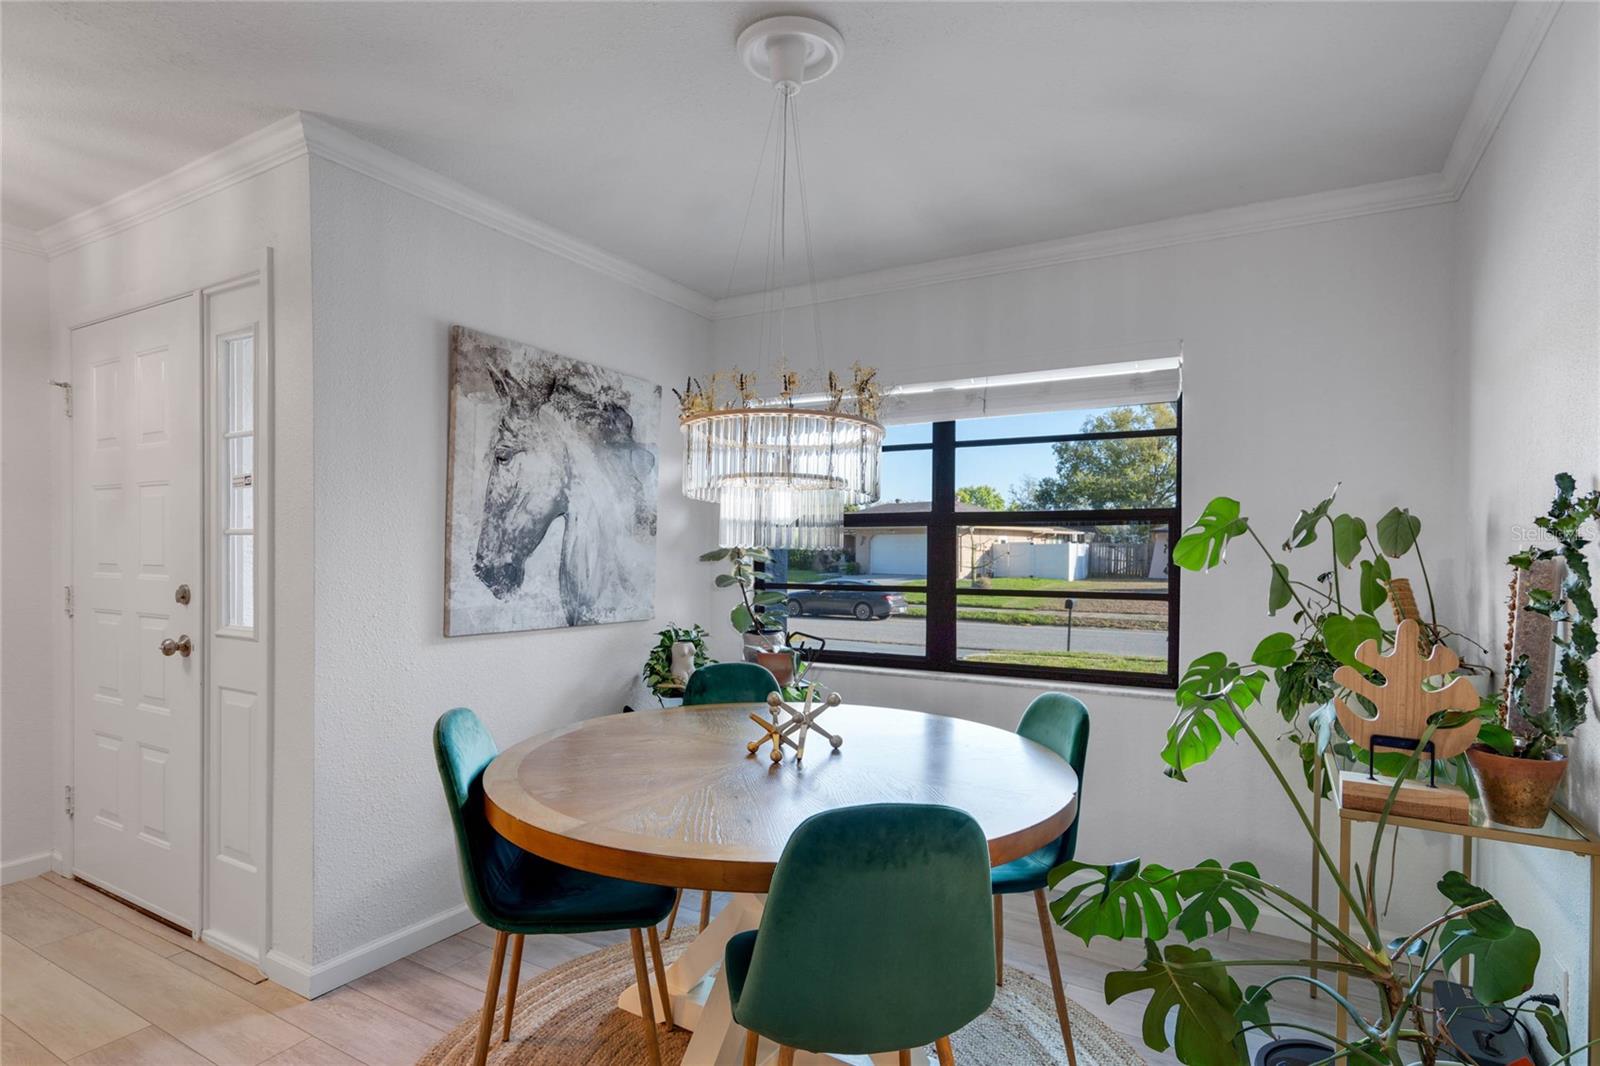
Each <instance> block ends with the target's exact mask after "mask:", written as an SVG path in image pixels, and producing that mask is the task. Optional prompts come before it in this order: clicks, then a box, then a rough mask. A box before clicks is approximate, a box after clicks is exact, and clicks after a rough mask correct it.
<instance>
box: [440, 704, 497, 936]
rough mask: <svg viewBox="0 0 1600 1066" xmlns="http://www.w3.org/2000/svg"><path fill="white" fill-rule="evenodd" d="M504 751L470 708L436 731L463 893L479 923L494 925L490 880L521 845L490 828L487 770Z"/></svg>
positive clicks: (446, 719)
mask: <svg viewBox="0 0 1600 1066" xmlns="http://www.w3.org/2000/svg"><path fill="white" fill-rule="evenodd" d="M498 754H500V749H499V748H498V747H496V746H495V742H494V737H492V736H490V735H489V730H488V729H486V728H484V724H483V722H482V721H481V720H480V719H479V718H478V716H477V715H476V714H474V713H473V712H472V711H471V710H469V709H468V708H466V707H457V708H456V709H455V710H453V711H447V712H446V713H445V714H444V715H442V716H441V717H440V718H439V721H438V722H437V723H435V724H434V727H433V755H434V758H435V759H436V760H437V761H438V763H439V780H440V781H441V782H442V783H443V784H444V798H445V802H446V804H448V806H449V808H450V824H451V825H452V826H453V827H454V829H455V834H456V856H457V858H458V859H459V860H460V864H461V890H462V893H463V895H465V896H466V899H467V906H468V907H469V908H471V910H472V913H473V914H475V915H476V916H477V918H478V920H479V921H481V922H490V921H491V919H492V917H493V916H492V914H491V913H490V910H489V905H488V900H489V895H488V892H487V881H486V879H487V878H489V877H491V876H492V873H491V871H493V870H495V869H499V868H500V865H501V864H502V863H503V861H504V859H505V858H507V856H504V855H502V854H501V852H503V851H505V849H508V848H509V849H514V848H515V847H516V845H514V844H512V843H511V842H510V841H508V840H506V839H505V838H504V837H502V836H501V835H500V834H499V833H496V832H495V831H494V828H493V827H492V826H491V825H489V819H488V816H487V815H486V814H485V813H484V810H483V771H484V769H485V768H486V767H487V766H488V765H489V763H490V762H491V761H493V759H494V757H495V756H496V755H498Z"/></svg>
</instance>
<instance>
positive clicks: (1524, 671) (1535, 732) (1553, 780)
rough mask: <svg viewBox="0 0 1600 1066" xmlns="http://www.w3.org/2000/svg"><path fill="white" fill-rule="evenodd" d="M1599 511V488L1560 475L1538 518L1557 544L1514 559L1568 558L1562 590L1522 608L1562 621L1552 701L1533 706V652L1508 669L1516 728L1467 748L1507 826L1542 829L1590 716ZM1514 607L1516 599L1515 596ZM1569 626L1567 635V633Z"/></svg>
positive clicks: (1489, 804)
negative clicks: (1594, 532) (1572, 740)
mask: <svg viewBox="0 0 1600 1066" xmlns="http://www.w3.org/2000/svg"><path fill="white" fill-rule="evenodd" d="M1597 516H1600V491H1594V492H1590V493H1588V494H1587V495H1583V496H1580V495H1578V494H1577V483H1576V482H1575V481H1574V480H1573V477H1572V475H1571V474H1565V473H1563V474H1557V475H1556V496H1555V500H1554V501H1553V502H1552V503H1551V504H1550V510H1549V511H1548V512H1547V513H1545V514H1543V515H1540V516H1539V517H1538V518H1536V519H1534V524H1535V525H1537V526H1538V527H1539V528H1540V529H1542V530H1544V531H1545V532H1546V533H1548V534H1549V535H1550V537H1551V539H1552V540H1553V541H1554V542H1555V546H1554V547H1549V548H1534V549H1531V550H1529V551H1525V552H1519V553H1518V554H1516V555H1513V556H1511V558H1510V559H1509V560H1508V561H1509V562H1510V563H1511V565H1512V566H1514V567H1516V568H1517V569H1518V570H1523V571H1526V570H1528V569H1530V568H1531V567H1532V566H1533V564H1534V563H1535V562H1540V561H1544V560H1553V559H1557V558H1559V559H1560V560H1561V561H1562V563H1563V564H1564V565H1565V570H1566V574H1565V576H1564V577H1563V578H1562V582H1561V588H1560V591H1559V592H1556V593H1551V592H1550V591H1548V590H1546V589H1538V588H1535V589H1532V590H1531V591H1530V592H1529V594H1528V602H1527V604H1526V605H1525V606H1524V607H1523V608H1522V609H1523V610H1525V611H1529V612H1532V613H1534V614H1539V615H1543V616H1544V617H1546V618H1548V619H1550V621H1551V622H1552V623H1554V625H1555V629H1554V635H1553V636H1552V638H1551V640H1552V643H1553V644H1554V645H1555V668H1554V669H1553V670H1552V671H1551V673H1552V675H1553V678H1554V680H1553V682H1552V684H1551V690H1550V702H1549V705H1548V706H1547V707H1545V708H1543V709H1542V710H1538V711H1534V710H1531V709H1530V705H1529V694H1528V679H1529V676H1530V675H1531V673H1532V669H1531V665H1530V661H1529V658H1528V655H1527V654H1526V653H1524V654H1522V655H1520V656H1518V657H1517V659H1516V661H1515V662H1513V663H1512V664H1511V668H1510V669H1509V670H1508V671H1507V672H1506V675H1507V676H1506V686H1505V691H1504V696H1503V700H1502V702H1501V704H1500V706H1499V708H1498V721H1499V723H1500V724H1501V725H1504V726H1509V727H1510V729H1509V731H1503V732H1502V733H1501V734H1499V735H1498V739H1499V742H1498V743H1495V744H1487V743H1486V744H1480V745H1478V746H1475V747H1474V748H1473V749H1472V750H1470V751H1468V752H1467V758H1468V760H1470V762H1471V763H1472V771H1473V774H1474V775H1475V776H1476V777H1477V780H1478V789H1479V792H1480V793H1481V794H1482V796H1483V802H1484V806H1485V807H1486V808H1487V810H1488V813H1489V817H1490V818H1493V819H1494V820H1495V821H1497V822H1502V823H1504V824H1506V825H1514V826H1519V827H1522V828H1529V829H1537V828H1539V827H1540V826H1542V825H1544V823H1545V819H1546V818H1547V817H1548V816H1549V814H1550V805H1551V803H1552V801H1553V800H1554V798H1555V792H1556V788H1557V787H1558V786H1559V785H1560V784H1561V778H1562V776H1563V775H1564V774H1565V773H1566V770H1567V757H1566V753H1565V752H1564V751H1563V750H1562V749H1563V748H1564V747H1565V744H1566V740H1567V738H1568V737H1571V736H1572V734H1573V732H1574V731H1575V730H1576V729H1577V728H1578V726H1580V725H1582V724H1583V722H1584V720H1585V719H1587V718H1588V708H1589V659H1590V658H1592V657H1593V656H1594V654H1595V606H1594V593H1593V589H1592V587H1591V584H1590V572H1589V562H1588V560H1587V559H1586V558H1585V557H1584V548H1585V547H1587V546H1588V544H1589V541H1588V540H1587V539H1586V538H1585V537H1584V535H1583V533H1584V526H1585V525H1586V524H1587V523H1589V522H1592V521H1594V520H1595V518H1596V517H1597ZM1512 606H1513V609H1515V606H1516V605H1515V603H1513V605H1512ZM1563 625H1564V626H1565V627H1566V634H1565V635H1562V628H1563Z"/></svg>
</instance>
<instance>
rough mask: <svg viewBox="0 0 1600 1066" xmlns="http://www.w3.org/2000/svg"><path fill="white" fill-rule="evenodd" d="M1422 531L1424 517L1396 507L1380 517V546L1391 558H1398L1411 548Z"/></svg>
mask: <svg viewBox="0 0 1600 1066" xmlns="http://www.w3.org/2000/svg"><path fill="white" fill-rule="evenodd" d="M1421 532H1422V519H1420V518H1418V517H1417V516H1416V515H1414V514H1412V513H1411V512H1410V511H1408V510H1406V509H1405V508H1404V507H1395V508H1393V509H1391V510H1390V511H1389V513H1388V514H1386V515H1384V516H1383V517H1382V518H1380V519H1378V547H1379V549H1381V550H1382V552H1383V554H1385V555H1387V556H1389V557H1390V558H1391V559H1398V558H1400V556H1402V555H1404V554H1405V553H1406V552H1408V551H1410V550H1411V546H1412V545H1413V544H1415V543H1416V542H1417V534H1418V533H1421Z"/></svg>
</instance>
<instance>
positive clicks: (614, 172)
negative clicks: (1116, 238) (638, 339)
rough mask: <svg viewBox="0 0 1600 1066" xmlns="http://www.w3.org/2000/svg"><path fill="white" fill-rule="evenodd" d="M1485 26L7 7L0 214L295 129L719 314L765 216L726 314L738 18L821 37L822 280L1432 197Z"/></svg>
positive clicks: (1501, 9)
mask: <svg viewBox="0 0 1600 1066" xmlns="http://www.w3.org/2000/svg"><path fill="white" fill-rule="evenodd" d="M1509 11H1510V5H1509V4H1503V3H1477V2H1465V3H1455V2H1443V3H1434V2H1417V3H1413V2H1387V3H1341V2H1333V3H1324V2H1315V0H1313V2H1306V3H1183V2H1179V3H1145V2H1129V3H1043V4H1010V3H977V4H964V3H948V4H947V3H823V4H793V5H789V4H785V5H774V4H751V3H658V4H634V3H554V4H536V3H526V4H480V3H444V4H433V3H386V2H378V3H315V4H296V3H228V4H168V3H156V4H145V3H126V4H124V3H112V4H95V3H66V4H21V3H6V4H4V5H3V8H0V32H3V38H0V92H3V96H0V119H3V125H4V141H3V145H0V181H3V190H0V191H3V210H4V217H5V221H6V222H7V223H10V224H13V225H18V226H21V227H23V228H26V229H39V228H42V227H44V226H47V225H49V224H51V223H53V222H57V221H59V220H61V219H63V218H65V217H68V216H69V215H72V214H73V213H75V212H78V211H81V210H83V209H85V208H89V207H92V206H95V205H98V204H100V203H102V202H104V201H106V200H108V199H110V198H112V197H113V196H116V195H117V194H119V193H122V192H125V191H127V190H128V189H131V188H134V187H136V186H138V185H140V184H142V183H144V182H146V181H149V180H151V179H153V178H156V177H158V176H160V175H162V174H164V173H166V172H168V171H170V170H172V169H174V168H176V167H177V166H179V165H181V164H183V163H185V162H188V161H189V160H191V159H194V158H197V157H199V156H201V155H204V154H206V153H208V152H211V151H214V150H216V149H217V148H220V147H222V146H223V145H225V144H228V143H229V142H231V141H233V140H236V139H238V138H239V137H241V136H244V135H245V134H247V133H250V132H252V131H254V130H256V129H258V128H260V127H262V126H264V125H266V124H267V123H269V122H271V121H273V120H275V119H278V118H281V117H283V116H285V115H287V114H289V113H291V112H293V111H296V110H303V111H309V112H315V113H318V114H320V115H322V116H323V117H325V118H327V119H329V120H330V121H332V122H334V123H335V124H337V125H340V126H343V127H344V128H346V129H348V130H349V131H351V132H353V133H355V134H357V135H359V136H361V137H363V138H366V139H367V140H370V141H372V142H374V143H376V144H378V145H381V146H382V147H384V148H388V149H390V150H391V151H394V152H397V153H399V154H400V155H403V156H406V157H407V158H409V159H412V160H414V161H415V162H417V163H420V164H422V165H424V166H426V167H429V168H431V169H433V170H435V171H438V172H439V173H442V174H444V175H446V176H448V177H451V178H454V179H456V180H457V181H459V182H461V183H463V184H464V185H467V186H469V187H471V188H473V189H475V190H477V191H479V192H482V193H484V194H487V195H489V196H491V197H494V198H495V199H498V200H500V201H502V202H504V203H505V204H508V205H510V206H511V207H513V208H515V209H517V210H519V211H521V212H524V213H525V214H527V215H530V216H532V217H534V218H536V219H538V220H540V221H541V222H544V223H546V224H548V225H551V226H554V227H556V228H557V229H561V230H564V231H566V232H568V233H570V234H573V235H575V236H577V237H579V238H582V239H584V240H586V241H589V242H590V243H592V244H594V245H597V246H599V247H600V248H603V249H605V250H606V251H608V252H611V253H613V254H615V255H619V256H621V257H623V258H625V259H629V260H631V261H633V262H635V263H637V264H639V265H641V266H644V267H646V268H649V269H651V270H654V271H656V272H657V273H659V274H662V275H665V276H666V277H668V278H671V279H673V280H675V281H678V282H681V283H682V284H684V285H687V286H689V287H691V288H693V289H696V290H698V291H700V292H701V293H703V294H705V295H707V296H710V297H713V298H715V297H721V296H723V295H727V294H728V293H729V292H730V291H731V292H732V293H735V294H737V293H740V292H745V291H750V290H752V289H757V288H760V287H762V285H761V282H762V276H761V275H762V263H761V260H762V259H763V256H764V245H765V236H764V227H763V225H762V224H761V222H760V215H761V212H762V211H764V210H765V200H761V201H759V206H758V208H757V221H756V222H754V223H753V224H752V228H751V236H750V238H749V241H748V242H747V243H746V245H745V252H744V256H743V258H742V259H741V268H740V270H739V271H738V272H737V275H736V276H735V277H734V281H733V285H732V287H731V290H730V288H729V276H730V263H731V261H732V257H733V250H734V247H735V244H736V241H737V239H738V236H739V233H740V224H741V220H742V218H743V217H744V212H745V205H746V203H747V200H748V197H749V195H750V189H751V181H752V178H753V176H754V173H755V163H756V155H757V150H758V148H759V147H760V144H761V138H762V134H763V131H764V129H765V127H766V122H767V115H768V112H769V105H770V97H769V92H770V90H768V89H766V88H764V87H763V85H762V84H761V83H760V82H758V81H756V80H755V79H754V78H753V77H752V76H751V75H750V74H749V73H747V72H746V71H745V70H744V68H743V67H742V66H740V65H739V63H738V61H737V59H736V57H735V55H734V49H733V41H734V38H735V37H736V36H737V35H738V33H739V31H740V30H741V29H742V28H744V27H745V26H746V25H748V24H749V23H751V22H752V21H754V20H756V19H758V18H761V17H764V16H767V15H771V14H777V13H789V12H800V13H806V14H812V15H816V16H820V17H823V18H825V19H827V20H828V21H830V22H832V23H833V24H834V25H835V26H836V27H838V29H839V31H840V32H841V33H842V34H843V36H844V41H845V50H844V61H843V63H842V64H841V65H840V67H839V69H838V70H837V71H836V72H835V73H833V74H832V75H830V76H829V77H827V78H826V79H824V80H822V81H819V82H816V83H814V84H813V85H810V86H808V87H807V88H806V90H805V91H804V93H802V95H801V97H800V104H801V117H802V119H803V120H804V131H805V140H804V148H805V161H806V170H807V175H808V178H807V184H808V191H809V195H810V209H811V216H812V229H813V231H814V233H815V237H816V255H817V270H818V274H819V276H821V277H837V276H842V275H847V274H853V273H858V272H861V271H867V270H875V269H880V268H886V267H893V266H901V265H906V264H910V263H917V262H924V261H928V260H932V259H938V258H943V257H947V256H955V255H964V254H969V253H975V252H983V251H990V250H994V249H997V248H1005V247H1011V246H1015V245H1020V244H1028V243H1032V242H1036V241H1042V240H1050V239H1054V238H1061V237H1070V236H1076V235H1080V234H1084V233H1092V232H1098V231H1101V230H1106V229H1112V228H1116V227H1120V226H1127V225H1133V224H1137V223H1143V222H1151V221H1156V220H1159V219H1163V218H1173V217H1177V216H1181V215H1188V214H1192V213H1195V212H1201V211H1208V210H1213V209H1217V208H1224V207H1233V206H1238V205H1242V204H1249V203H1255V202H1258V201H1262V200H1271V199H1277V198H1280V197H1288V196H1297V195H1301V194H1306V193H1314V192H1319V191H1323V190H1328V189H1337V188H1345V187H1348V186H1353V185H1360V184H1364V183H1368V182H1375V181H1383V180H1387V179H1393V178H1404V177H1411V176H1415V175H1419V174H1428V173H1433V172H1436V171H1438V170H1440V169H1441V167H1442V166H1443V164H1444V161H1445V157H1446V155H1447V153H1448V151H1449V148H1450V144H1451V141H1452V139H1453V137H1454V135H1455V133H1456V130H1457V128H1458V127H1459V125H1460V124H1461V120H1462V117H1463V115H1464V114H1465V112H1466V109H1467V104H1468V102H1469V100H1470V99H1471V96H1472V92H1473V89H1474V87H1475V86H1476V85H1477V82H1478V80H1479V77H1480V76H1481V75H1482V73H1483V70H1484V67H1485V65H1486V63H1487V61H1488V58H1489V54H1490V52H1491V50H1492V49H1493V47H1494V44H1495V41H1496V39H1497V38H1498V36H1499V33H1500V31H1501V28H1502V27H1503V26H1504V24H1505V22H1506V18H1507V16H1508V14H1509ZM753 245H754V246H755V247H753ZM799 277H800V272H799V270H798V269H797V270H795V271H794V272H793V273H791V275H790V277H789V278H788V279H787V280H791V281H793V280H799Z"/></svg>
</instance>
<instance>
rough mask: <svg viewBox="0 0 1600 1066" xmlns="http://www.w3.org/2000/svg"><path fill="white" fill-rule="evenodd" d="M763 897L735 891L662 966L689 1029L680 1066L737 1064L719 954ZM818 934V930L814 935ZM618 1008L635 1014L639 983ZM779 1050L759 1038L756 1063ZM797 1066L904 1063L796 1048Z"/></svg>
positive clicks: (914, 1056)
mask: <svg viewBox="0 0 1600 1066" xmlns="http://www.w3.org/2000/svg"><path fill="white" fill-rule="evenodd" d="M765 902H766V897H765V896H754V895H747V894H744V893H738V894H736V895H734V896H733V898H732V899H731V900H729V902H728V905H727V906H726V907H724V908H722V910H721V912H720V913H718V914H717V916H716V917H715V918H714V919H712V921H711V924H710V925H708V926H706V928H705V931H704V932H702V933H701V934H700V935H699V936H697V937H695V939H694V942H693V943H692V944H690V945H689V947H688V949H687V950H686V951H684V953H683V954H682V955H680V956H678V960H677V961H676V962H674V963H673V964H672V965H671V966H668V967H667V988H668V990H669V991H670V992H671V993H672V1017H673V1019H674V1020H676V1021H677V1023H678V1026H679V1027H680V1028H683V1029H689V1030H691V1031H693V1033H694V1036H693V1038H692V1039H690V1041H689V1047H688V1050H686V1051H685V1052H684V1053H683V1066H719V1064H721V1063H729V1062H740V1061H742V1056H743V1054H744V1030H743V1029H741V1028H740V1027H739V1025H738V1024H737V1023H736V1022H734V1020H733V1009H732V1007H731V1005H730V1004H729V1002H728V989H727V986H726V984H724V982H723V981H722V980H721V979H720V978H721V975H720V969H721V966H722V957H723V952H724V950H725V949H726V947H727V943H728V941H729V940H731V939H733V937H734V936H735V935H736V934H739V933H742V932H744V931H746V930H748V929H755V928H757V927H758V926H760V924H761V911H762V909H763V908H764V906H765ZM819 935H820V933H819ZM617 1006H618V1008H620V1009H622V1010H625V1011H627V1012H628V1013H629V1014H633V1015H637V1014H639V986H638V985H637V984H633V985H629V986H628V987H627V988H625V989H623V991H622V995H621V996H619V997H618V998H617ZM777 1061H778V1048H777V1045H775V1044H773V1043H772V1042H771V1041H770V1040H762V1041H761V1044H760V1048H759V1050H758V1051H757V1054H756V1062H758V1063H762V1064H768V1063H776V1062H777ZM794 1061H795V1063H796V1066H822V1064H832V1063H850V1064H852V1066H868V1064H869V1063H870V1064H872V1066H896V1064H897V1063H900V1062H903V1061H904V1060H903V1059H901V1058H900V1057H899V1055H898V1053H897V1052H893V1051H891V1052H888V1053H887V1054H883V1055H871V1056H868V1055H823V1054H810V1053H808V1052H804V1051H802V1052H799V1053H797V1054H796V1055H795V1059H794ZM911 1062H912V1064H913V1066H928V1055H927V1052H926V1051H924V1050H922V1049H920V1048H919V1049H917V1050H915V1051H913V1052H912V1053H911Z"/></svg>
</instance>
